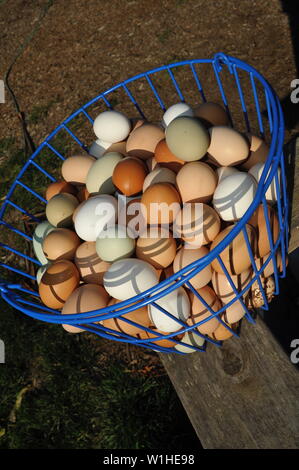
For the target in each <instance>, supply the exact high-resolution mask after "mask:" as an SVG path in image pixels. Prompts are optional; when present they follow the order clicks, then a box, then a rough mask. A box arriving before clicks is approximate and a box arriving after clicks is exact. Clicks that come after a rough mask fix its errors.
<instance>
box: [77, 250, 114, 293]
mask: <svg viewBox="0 0 299 470" xmlns="http://www.w3.org/2000/svg"><path fill="white" fill-rule="evenodd" d="M74 261H75V264H76V266H77V269H78V271H79V273H80V276H81V279H82V280H83V281H84V282H86V283H87V284H100V285H102V284H103V276H104V273H105V272H106V271H107V269H108V268H109V266H110V263H107V262H106V261H103V260H102V259H101V258H100V257H99V255H98V254H97V252H96V242H84V243H82V244H81V245H80V246H78V248H77V250H76V253H75V259H74Z"/></svg>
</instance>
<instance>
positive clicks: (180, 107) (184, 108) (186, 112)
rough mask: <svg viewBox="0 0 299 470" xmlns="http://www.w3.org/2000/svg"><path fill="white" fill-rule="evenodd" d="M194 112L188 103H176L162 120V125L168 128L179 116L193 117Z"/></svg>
mask: <svg viewBox="0 0 299 470" xmlns="http://www.w3.org/2000/svg"><path fill="white" fill-rule="evenodd" d="M193 115H194V113H193V110H192V108H191V107H190V106H189V105H188V104H187V103H176V104H173V105H172V106H170V107H169V108H168V109H167V110H166V111H165V113H164V114H163V118H162V125H163V126H164V127H167V126H168V125H169V124H170V123H171V121H173V120H174V119H175V118H177V117H179V116H193Z"/></svg>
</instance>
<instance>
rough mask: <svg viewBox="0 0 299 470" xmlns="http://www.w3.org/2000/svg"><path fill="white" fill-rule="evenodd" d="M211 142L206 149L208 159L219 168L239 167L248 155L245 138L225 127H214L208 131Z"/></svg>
mask: <svg viewBox="0 0 299 470" xmlns="http://www.w3.org/2000/svg"><path fill="white" fill-rule="evenodd" d="M209 132H210V138H211V142H210V145H209V148H208V149H207V151H208V154H209V158H211V159H212V160H213V161H214V162H215V163H216V164H218V165H220V166H234V165H239V164H240V163H242V162H243V161H245V160H246V158H247V157H248V155H249V145H248V142H247V140H246V138H245V137H244V136H243V135H242V134H240V133H239V132H237V131H236V130H234V129H232V128H231V127H226V126H215V127H212V128H211V129H210V131H209Z"/></svg>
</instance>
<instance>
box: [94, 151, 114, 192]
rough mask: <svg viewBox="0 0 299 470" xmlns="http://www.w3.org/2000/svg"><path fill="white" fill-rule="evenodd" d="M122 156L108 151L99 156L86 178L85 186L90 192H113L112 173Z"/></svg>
mask: <svg viewBox="0 0 299 470" xmlns="http://www.w3.org/2000/svg"><path fill="white" fill-rule="evenodd" d="M122 158H123V156H122V155H121V154H120V153H118V152H108V153H106V154H105V155H103V156H102V157H101V158H99V159H98V160H97V161H96V162H95V163H94V164H93V165H92V166H91V168H90V170H89V172H88V174H87V178H86V188H87V191H88V192H89V193H90V194H93V193H100V194H113V193H114V192H115V189H116V188H115V186H114V184H113V182H112V175H113V171H114V168H115V167H116V165H117V164H118V163H119V162H120V161H121V160H122Z"/></svg>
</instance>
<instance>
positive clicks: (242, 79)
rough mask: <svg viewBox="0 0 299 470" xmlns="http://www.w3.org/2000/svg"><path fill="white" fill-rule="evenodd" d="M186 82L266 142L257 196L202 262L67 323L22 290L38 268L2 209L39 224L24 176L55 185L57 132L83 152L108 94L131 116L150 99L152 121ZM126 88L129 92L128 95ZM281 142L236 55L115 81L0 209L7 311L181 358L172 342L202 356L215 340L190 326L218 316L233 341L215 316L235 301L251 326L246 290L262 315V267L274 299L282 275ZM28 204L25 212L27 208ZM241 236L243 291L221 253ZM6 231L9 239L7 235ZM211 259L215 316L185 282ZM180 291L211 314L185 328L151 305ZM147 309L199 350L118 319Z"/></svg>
mask: <svg viewBox="0 0 299 470" xmlns="http://www.w3.org/2000/svg"><path fill="white" fill-rule="evenodd" d="M206 69H209V73H210V75H208V74H207V73H206ZM181 72H183V82H184V84H186V85H185V87H184V94H183V89H182V88H183V87H182V86H180V84H179V77H178V76H179V75H180V74H181ZM165 74H166V75H165ZM162 75H163V77H164V78H163V80H164V82H165V80H166V79H167V80H168V85H167V86H165V85H163V83H164V82H163V80H162V82H161V83H162V85H161V83H160V85H159V84H158V79H159V78H160V77H161V76H162ZM187 76H188V78H187ZM207 77H208V78H207ZM227 77H229V79H230V85H227ZM204 80H205V81H206V82H207V84H206V85H205V90H204V86H203V81H204ZM191 81H192V83H193V85H194V87H195V90H196V94H197V99H198V100H199V102H205V101H207V98H208V97H209V98H210V96H211V97H212V99H211V98H210V99H209V101H212V100H215V101H218V102H219V101H222V103H223V105H224V107H225V109H226V111H227V114H228V117H229V120H230V123H231V125H233V126H234V127H236V128H238V130H240V131H243V132H255V133H256V134H257V133H259V134H260V136H261V137H262V138H267V140H268V142H269V148H270V150H269V155H268V158H267V161H266V164H265V167H264V170H263V172H262V175H261V179H260V182H259V185H258V188H257V192H256V196H255V198H254V201H253V203H252V205H251V206H250V208H249V209H248V210H247V212H246V213H245V215H244V216H243V218H242V219H241V220H240V221H239V222H238V223H237V224H236V225H235V226H234V228H233V229H232V230H231V231H230V232H229V234H228V235H227V236H226V237H225V238H224V239H223V240H222V241H221V242H220V243H219V244H218V245H217V246H216V247H215V248H214V249H213V251H211V252H210V253H209V254H208V255H206V256H205V257H203V258H201V259H199V260H197V261H195V262H193V263H191V264H190V265H188V266H186V267H185V268H183V269H181V270H180V271H179V272H177V273H175V274H173V275H172V276H170V277H168V278H167V279H165V280H164V281H162V282H160V283H159V284H158V285H156V286H154V287H152V288H151V289H148V290H147V291H145V292H142V293H141V294H139V295H136V296H135V297H133V298H131V299H129V300H126V301H123V302H120V303H118V304H117V305H112V306H108V307H106V308H102V309H100V310H95V311H92V312H84V313H80V314H74V315H68V316H67V320H66V317H65V315H63V316H62V314H61V313H60V312H59V311H56V310H52V309H50V308H47V307H45V306H44V305H43V304H42V303H41V302H40V299H39V294H38V289H37V285H36V287H35V288H36V291H35V290H32V288H31V287H30V288H27V287H26V280H27V281H35V279H36V278H35V274H34V271H32V269H31V272H28V263H30V264H31V266H33V265H35V266H37V267H39V266H40V265H41V263H40V262H39V261H37V260H36V259H33V258H32V257H31V256H29V255H27V254H26V246H27V245H28V243H31V242H32V237H31V236H30V235H28V234H27V233H25V232H24V230H22V228H20V226H18V224H17V223H15V224H13V223H12V222H11V220H10V221H9V222H8V221H7V218H9V217H8V216H9V209H10V210H15V211H16V213H17V214H18V213H19V214H24V215H26V216H28V217H29V218H30V220H31V221H32V222H33V223H38V222H39V221H40V220H41V219H40V218H39V217H38V213H39V212H41V211H42V210H44V206H45V204H46V200H45V198H44V197H43V195H42V194H39V193H38V191H37V190H36V189H33V188H32V187H30V181H31V179H30V174H29V172H30V171H32V170H34V171H35V172H38V173H39V175H40V178H42V177H44V178H45V181H46V182H45V186H46V185H47V184H49V183H51V182H54V181H56V175H55V170H56V169H57V168H58V166H59V162H60V164H61V161H63V160H65V158H66V155H65V154H66V153H69V152H70V150H69V149H70V147H65V146H63V148H61V145H57V142H58V143H59V137H60V135H61V134H62V133H64V136H68V138H70V140H71V141H72V143H74V144H75V145H77V146H79V147H80V149H81V151H82V149H83V150H84V151H86V152H87V151H88V148H89V145H87V144H86V143H85V142H84V141H83V138H82V137H81V132H80V131H81V128H83V127H84V126H86V125H87V126H88V131H89V136H90V137H91V136H92V135H93V132H92V124H93V117H92V114H94V113H95V112H96V114H99V112H100V111H103V110H105V109H112V108H115V105H117V102H116V100H115V97H114V94H115V93H120V94H121V96H122V99H121V103H120V105H121V107H120V109H121V110H122V111H124V112H126V113H127V115H129V116H131V115H132V113H133V111H132V106H133V110H134V112H136V111H137V113H138V116H139V117H141V118H143V119H146V118H147V114H148V110H146V109H145V108H146V107H147V106H146V105H147V103H148V102H149V101H150V100H149V96H150V97H151V101H150V108H151V109H150V113H153V114H154V108H155V113H156V114H154V115H155V118H156V120H161V118H162V115H163V112H164V111H165V110H166V109H167V106H168V105H166V103H165V101H166V100H167V99H168V100H170V102H169V105H170V104H173V103H176V102H178V101H185V99H186V93H187V92H188V89H189V87H190V84H191ZM225 82H226V85H225ZM212 83H215V85H212ZM138 84H140V85H139V87H138V86H137V91H136V90H135V89H136V85H138ZM141 84H142V85H141ZM134 85H135V88H134ZM171 87H172V88H171ZM133 88H134V90H135V91H133ZM225 88H226V89H228V90H229V93H227V92H226V90H225ZM138 90H139V91H140V90H143V93H144V96H146V99H144V98H143V100H142V99H136V98H135V93H137V92H138ZM164 93H165V95H166V96H165V98H163V97H162V94H164ZM212 93H213V94H212ZM126 100H127V101H126ZM261 100H262V101H263V109H261ZM186 101H187V99H186ZM125 102H126V104H125ZM190 102H191V101H190ZM128 104H130V105H131V109H130V110H129V109H128ZM238 107H239V109H240V112H241V116H242V117H243V122H241V121H240V119H237V121H236V122H238V126H236V125H235V121H234V114H235V109H237V108H238ZM263 111H264V112H263ZM96 114H95V115H96ZM78 119H79V125H78V122H77V124H76V125H73V127H72V124H75V123H76V120H78ZM149 119H150V120H154V119H153V117H152V115H151V116H150V117H149ZM71 127H72V128H71ZM93 140H94V137H93ZM283 140H284V121H283V115H282V111H281V107H280V103H279V100H278V97H277V96H276V94H275V92H274V91H273V89H272V87H271V86H270V85H269V83H268V82H267V81H266V80H265V79H264V77H263V76H262V75H261V74H260V73H259V72H258V71H256V70H255V69H254V68H253V67H251V66H250V65H248V64H246V63H245V62H243V61H240V60H239V59H237V58H234V57H231V56H228V55H225V54H223V53H217V54H215V55H214V57H213V58H211V59H196V60H188V61H183V62H177V63H173V64H170V65H167V66H162V67H158V68H155V69H152V70H149V71H147V72H145V73H141V74H139V75H136V76H134V77H132V78H129V79H127V80H125V81H123V82H120V83H119V84H117V85H115V86H114V87H112V88H110V89H108V90H106V91H105V92H103V93H102V94H100V95H98V96H96V97H95V98H93V99H92V100H91V101H89V102H88V103H86V104H85V105H84V106H82V107H81V108H79V109H78V110H77V111H75V112H74V113H73V114H72V115H71V116H69V117H68V118H67V119H66V120H65V121H64V122H63V123H61V124H60V125H59V126H58V127H57V128H56V129H55V130H54V131H53V132H52V133H51V134H50V135H49V136H48V137H47V138H46V139H45V140H44V141H43V142H42V144H41V145H40V146H39V147H38V149H37V150H36V151H35V152H34V153H33V154H32V155H31V157H30V158H29V160H28V161H27V162H26V163H25V165H24V166H23V168H22V170H21V171H20V172H19V174H18V176H17V177H16V179H15V181H14V182H13V184H12V185H11V187H10V189H9V191H8V193H7V196H6V198H5V200H4V203H3V205H2V207H1V209H0V225H1V228H2V229H3V230H4V229H5V230H7V231H8V239H9V240H10V239H11V238H14V239H17V241H15V243H16V246H15V247H12V246H9V245H8V244H4V243H0V247H1V248H2V250H4V251H5V252H10V253H12V254H13V255H14V257H15V259H16V258H17V259H18V260H19V263H16V266H12V265H10V264H7V263H6V262H0V267H1V268H2V269H3V273H4V272H5V271H10V272H12V273H13V274H14V279H15V275H17V276H18V278H20V282H19V283H18V282H17V283H15V282H10V281H9V280H5V281H3V282H1V283H0V291H1V295H2V298H3V299H4V300H5V301H6V302H7V303H8V304H10V305H11V306H12V307H14V308H16V309H18V310H19V311H21V312H23V313H25V314H26V315H29V316H31V317H33V318H35V319H38V320H41V321H44V322H51V323H58V324H62V323H64V324H65V323H67V324H69V325H73V326H78V327H79V326H80V328H83V329H84V330H86V331H89V332H93V333H95V334H97V335H98V336H100V337H103V338H108V339H113V340H114V341H121V342H128V343H132V344H136V345H141V346H143V347H145V348H150V349H154V350H157V351H160V352H166V353H169V352H175V353H177V354H184V353H183V352H181V351H179V350H176V349H175V345H176V344H178V343H179V344H181V345H183V346H185V348H188V349H190V350H191V351H193V350H198V351H205V349H206V343H207V342H210V343H212V344H214V345H216V346H221V344H222V343H221V341H217V340H215V339H213V338H212V337H209V336H206V335H203V334H201V333H200V332H199V331H198V330H197V327H198V326H199V325H201V324H203V323H205V322H207V321H209V320H210V319H211V318H213V317H217V319H218V321H219V322H220V323H221V324H222V325H223V326H224V327H225V328H227V329H228V330H229V331H230V332H231V333H232V334H233V335H234V336H238V331H237V330H236V329H232V328H230V327H229V326H228V325H227V324H226V323H225V322H224V321H223V320H222V319H221V315H222V314H223V313H224V312H225V310H226V309H227V308H228V307H230V306H231V305H233V304H234V302H236V301H239V302H241V305H242V306H243V308H244V311H245V312H246V313H245V319H246V320H247V321H249V322H250V323H254V319H253V317H252V314H251V313H250V311H249V310H248V308H247V306H246V304H245V302H244V298H243V297H244V295H246V293H248V291H249V289H250V287H251V286H252V285H253V283H255V282H257V283H258V286H259V289H260V291H261V294H262V297H263V302H264V305H263V306H262V308H263V309H266V310H267V309H268V308H269V306H268V301H267V295H266V293H265V290H264V287H263V283H262V278H263V272H264V270H265V268H266V267H267V266H268V264H269V263H271V262H272V263H273V267H274V280H275V295H278V294H279V278H280V277H284V276H285V273H286V254H287V248H288V200H287V188H286V176H285V168H284V155H283ZM45 152H46V153H47V154H48V155H49V154H50V157H51V158H50V163H49V162H48V167H47V168H44V166H45V165H46V159H44V158H43V155H44V153H45ZM39 160H40V161H39ZM27 173H28V174H29V176H28V181H29V183H28V182H27V183H26V182H25V181H27V180H26V174H27ZM279 173H280V177H279ZM56 174H57V172H56ZM273 182H274V185H275V189H276V194H277V204H276V205H277V216H278V222H279V236H278V238H277V240H275V241H274V240H273V235H272V231H271V226H270V220H269V213H268V206H267V201H266V197H265V195H266V192H267V189H268V188H269V186H270V185H271V184H273ZM18 190H23V200H24V206H25V205H26V209H25V207H21V206H20V205H19V204H18V203H16V202H14V201H13V196H14V194H15V193H16V192H17V191H18ZM28 195H30V197H32V198H33V200H34V204H33V206H32V207H33V208H31V206H30V204H29V203H28V204H26V201H27V198H28ZM18 200H20V198H18ZM259 205H262V207H263V209H264V217H265V221H266V228H267V234H268V239H269V245H270V248H271V253H270V255H269V257H268V258H267V259H266V260H264V263H263V265H262V266H260V267H259V268H258V267H257V265H256V262H255V258H254V253H253V252H252V247H251V244H250V240H249V237H248V233H247V230H246V227H245V226H246V223H247V222H248V221H249V219H250V218H251V216H252V215H253V213H254V211H255V210H256V209H257V208H258V206H259ZM29 206H30V209H28V207H29ZM14 219H16V217H14ZM1 231H2V230H1ZM240 232H242V233H243V236H244V239H245V241H246V245H247V249H248V252H249V256H250V259H251V263H252V270H253V276H252V277H251V278H250V279H249V280H248V282H247V283H246V285H245V286H244V287H243V286H242V287H243V288H242V289H240V290H238V289H237V288H236V286H235V284H234V282H233V280H232V278H231V276H230V274H229V272H228V271H227V269H226V267H225V265H224V263H223V261H222V259H221V257H220V254H221V252H222V251H223V250H224V248H225V247H227V246H228V245H229V244H230V243H231V242H232V241H233V239H234V238H235V237H236V236H237V235H238V233H240ZM9 233H11V234H12V235H11V236H10V235H9ZM278 253H280V254H281V260H282V261H281V267H280V269H278V266H277V254H278ZM214 259H217V260H218V262H219V264H220V266H221V268H222V270H223V272H224V273H225V275H226V277H227V279H228V282H229V284H230V286H231V288H232V291H233V293H234V297H233V298H232V299H231V300H230V302H228V303H227V304H225V305H223V306H222V307H221V308H220V309H219V310H218V311H216V312H215V311H213V310H212V308H211V306H210V305H209V304H208V303H207V302H206V301H205V300H204V299H203V298H202V296H201V295H200V294H199V293H198V292H197V291H196V289H194V287H193V286H192V284H191V283H190V280H192V278H193V277H194V276H195V275H196V274H197V273H199V272H200V271H201V270H202V269H204V268H205V267H206V266H208V265H210V264H211V262H212V261H213V260H214ZM26 262H27V264H26ZM22 279H23V280H25V284H24V282H23V283H22V282H21V280H22ZM35 284H36V283H35ZM179 286H186V287H188V289H189V290H190V291H191V292H192V293H193V294H194V295H195V296H197V297H198V298H199V300H200V301H201V302H202V304H203V305H204V306H205V307H206V309H207V310H208V311H209V312H210V316H209V317H208V318H205V319H204V320H201V321H199V322H197V323H195V324H193V325H191V326H189V325H186V323H184V322H182V321H181V320H179V319H177V318H175V317H174V316H173V315H172V314H171V313H169V312H168V311H166V310H165V309H163V308H162V307H161V306H160V305H158V304H157V302H156V301H157V300H158V299H160V298H161V297H163V296H165V295H167V294H168V293H170V292H172V291H173V290H174V289H177V288H178V287H179ZM149 304H152V305H153V306H155V307H156V309H158V310H159V311H161V313H163V314H165V315H167V316H168V317H170V318H172V319H173V320H174V321H176V322H177V323H178V324H179V325H180V326H181V327H182V330H181V331H180V332H179V333H181V332H183V333H185V332H191V331H192V333H193V334H194V335H195V336H198V337H199V338H202V339H203V340H205V342H204V344H203V346H196V345H193V344H187V343H183V342H182V341H179V340H178V338H177V335H178V331H176V332H173V333H169V334H166V333H165V334H162V333H157V332H156V333H154V332H153V330H151V329H150V328H146V327H144V326H141V325H138V324H137V323H134V322H133V321H131V320H129V319H127V318H125V317H123V315H124V314H126V313H129V312H131V311H133V310H136V309H138V308H140V307H142V306H145V305H149ZM108 318H121V319H122V321H124V322H127V323H128V324H130V325H133V326H138V327H139V328H140V329H141V330H143V331H144V332H145V333H148V336H149V337H148V338H146V339H144V338H138V337H133V336H130V335H128V334H126V333H124V332H122V331H116V330H113V329H109V328H106V327H104V326H103V325H102V324H99V323H98V322H99V321H102V320H105V319H108ZM165 339H168V340H170V341H172V342H173V347H172V348H168V347H167V348H165V347H163V346H161V344H162V343H160V340H165ZM159 343H160V344H159Z"/></svg>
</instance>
